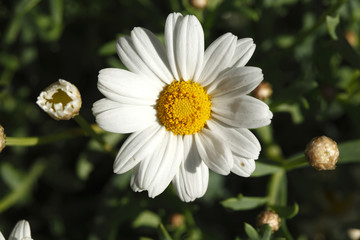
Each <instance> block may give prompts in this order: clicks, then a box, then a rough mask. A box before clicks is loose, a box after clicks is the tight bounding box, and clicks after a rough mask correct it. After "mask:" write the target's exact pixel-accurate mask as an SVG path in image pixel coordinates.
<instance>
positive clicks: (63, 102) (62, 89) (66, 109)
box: [36, 79, 82, 120]
mask: <svg viewBox="0 0 360 240" xmlns="http://www.w3.org/2000/svg"><path fill="white" fill-rule="evenodd" d="M36 103H37V105H39V107H41V108H42V109H43V110H44V111H45V112H46V113H47V114H49V115H50V116H51V117H52V118H54V119H55V120H69V119H71V118H73V117H75V116H76V115H78V113H79V111H80V108H81V103H82V101H81V96H80V92H79V90H78V89H77V87H76V86H75V85H74V84H71V83H70V82H68V81H65V80H63V79H59V81H58V82H55V83H53V84H51V85H50V86H49V87H47V88H46V89H45V90H44V91H42V92H41V93H40V95H39V96H38V98H37V102H36Z"/></svg>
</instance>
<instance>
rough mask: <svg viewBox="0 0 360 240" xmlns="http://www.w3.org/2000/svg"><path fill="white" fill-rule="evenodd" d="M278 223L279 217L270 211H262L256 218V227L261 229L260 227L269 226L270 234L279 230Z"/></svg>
mask: <svg viewBox="0 0 360 240" xmlns="http://www.w3.org/2000/svg"><path fill="white" fill-rule="evenodd" d="M280 221H281V220H280V217H279V215H278V214H277V213H276V212H274V211H272V210H266V211H263V212H262V213H260V214H259V215H258V217H257V225H258V226H259V227H261V226H262V225H265V224H269V226H270V227H271V230H272V232H276V231H277V230H279V228H280Z"/></svg>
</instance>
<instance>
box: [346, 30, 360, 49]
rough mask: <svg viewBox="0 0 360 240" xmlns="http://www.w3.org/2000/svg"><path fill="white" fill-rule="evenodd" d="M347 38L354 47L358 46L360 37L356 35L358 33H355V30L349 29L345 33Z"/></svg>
mask: <svg viewBox="0 0 360 240" xmlns="http://www.w3.org/2000/svg"><path fill="white" fill-rule="evenodd" d="M345 38H346V40H347V41H348V43H349V44H350V45H351V46H353V47H357V46H358V43H359V38H358V36H357V35H356V33H354V32H353V31H347V32H346V33H345Z"/></svg>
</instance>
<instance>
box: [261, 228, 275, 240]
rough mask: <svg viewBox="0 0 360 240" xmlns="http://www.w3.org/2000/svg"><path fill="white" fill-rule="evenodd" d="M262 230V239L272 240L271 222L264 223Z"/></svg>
mask: <svg viewBox="0 0 360 240" xmlns="http://www.w3.org/2000/svg"><path fill="white" fill-rule="evenodd" d="M260 232H262V237H261V240H270V237H271V233H272V229H271V227H270V225H269V224H264V225H262V226H261V229H260Z"/></svg>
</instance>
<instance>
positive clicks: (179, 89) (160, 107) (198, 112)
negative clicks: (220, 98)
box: [156, 80, 211, 135]
mask: <svg viewBox="0 0 360 240" xmlns="http://www.w3.org/2000/svg"><path fill="white" fill-rule="evenodd" d="M156 110H157V114H158V118H159V120H160V122H161V123H162V124H163V125H164V126H165V128H166V130H168V131H172V132H173V133H174V134H175V135H190V134H194V133H196V132H199V131H200V130H201V129H202V128H203V127H204V126H205V124H206V121H207V120H208V119H209V118H210V112H211V101H210V96H209V95H208V94H207V93H206V91H205V90H204V88H203V87H201V86H200V84H198V83H194V82H191V81H190V80H189V81H184V80H180V81H173V82H172V83H171V84H170V85H168V86H166V87H165V88H164V90H163V91H162V92H161V93H160V97H159V99H158V102H157V105H156Z"/></svg>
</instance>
